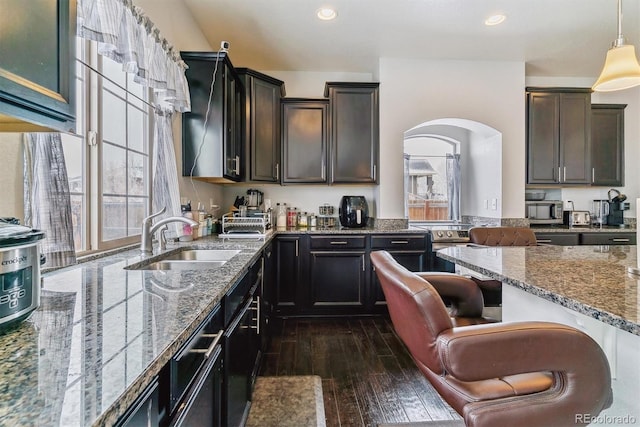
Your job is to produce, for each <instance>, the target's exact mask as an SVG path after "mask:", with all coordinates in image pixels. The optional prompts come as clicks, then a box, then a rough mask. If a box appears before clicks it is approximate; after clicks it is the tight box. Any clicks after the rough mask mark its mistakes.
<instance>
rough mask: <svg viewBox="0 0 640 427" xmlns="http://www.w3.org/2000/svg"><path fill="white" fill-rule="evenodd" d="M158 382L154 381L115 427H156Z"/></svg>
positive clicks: (157, 422)
mask: <svg viewBox="0 0 640 427" xmlns="http://www.w3.org/2000/svg"><path fill="white" fill-rule="evenodd" d="M158 395H159V392H158V380H157V379H155V380H154V381H153V382H152V383H151V384H150V385H149V386H148V387H147V388H146V389H145V391H144V392H143V393H142V394H141V395H140V396H139V397H138V398H137V399H136V401H135V402H134V403H133V405H131V407H130V408H129V410H128V411H127V413H125V415H123V417H122V419H120V420H119V421H118V422H117V423H116V427H138V426H148V427H152V426H158V425H160V424H159V407H158V403H159V398H158Z"/></svg>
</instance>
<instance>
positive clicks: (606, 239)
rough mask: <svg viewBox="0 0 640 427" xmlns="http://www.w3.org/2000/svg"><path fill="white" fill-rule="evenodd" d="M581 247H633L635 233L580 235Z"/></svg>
mask: <svg viewBox="0 0 640 427" xmlns="http://www.w3.org/2000/svg"><path fill="white" fill-rule="evenodd" d="M580 240H581V241H580V243H581V244H583V245H635V244H636V233H582V235H581V236H580Z"/></svg>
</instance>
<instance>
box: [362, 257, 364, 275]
mask: <svg viewBox="0 0 640 427" xmlns="http://www.w3.org/2000/svg"><path fill="white" fill-rule="evenodd" d="M362 271H364V255H363V256H362Z"/></svg>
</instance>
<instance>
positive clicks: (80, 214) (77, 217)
mask: <svg viewBox="0 0 640 427" xmlns="http://www.w3.org/2000/svg"><path fill="white" fill-rule="evenodd" d="M84 212H85V208H84V195H83V194H72V195H71V218H72V219H73V241H74V244H75V248H76V252H79V251H84V250H86V248H85V247H84V242H85V235H84V230H85V226H86V224H85V217H84Z"/></svg>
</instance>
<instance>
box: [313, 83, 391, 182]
mask: <svg viewBox="0 0 640 427" xmlns="http://www.w3.org/2000/svg"><path fill="white" fill-rule="evenodd" d="M379 86H380V84H379V83H357V82H355V83H354V82H327V83H326V85H325V90H324V96H325V97H328V98H329V111H330V129H331V132H330V140H329V147H330V148H329V157H330V173H329V183H330V184H346V183H377V182H378V171H377V168H378V152H379V141H380V117H379V111H380V107H379V96H378V91H379Z"/></svg>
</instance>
